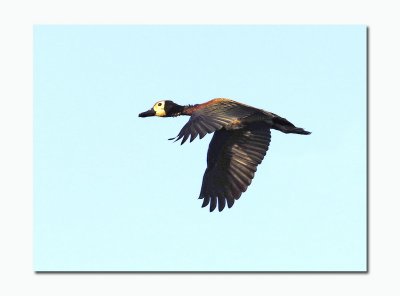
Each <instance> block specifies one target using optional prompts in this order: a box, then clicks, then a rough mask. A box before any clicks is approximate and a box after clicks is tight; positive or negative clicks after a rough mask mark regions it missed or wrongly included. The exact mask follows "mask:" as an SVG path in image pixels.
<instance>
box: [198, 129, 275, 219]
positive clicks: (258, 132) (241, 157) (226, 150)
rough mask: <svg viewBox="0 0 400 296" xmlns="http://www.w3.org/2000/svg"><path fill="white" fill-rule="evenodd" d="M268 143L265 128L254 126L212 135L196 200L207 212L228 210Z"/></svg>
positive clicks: (253, 170) (246, 184) (253, 172)
mask: <svg viewBox="0 0 400 296" xmlns="http://www.w3.org/2000/svg"><path fill="white" fill-rule="evenodd" d="M270 140H271V132H270V130H269V127H268V126H267V125H266V124H264V123H254V124H250V125H248V126H245V127H243V128H242V129H237V130H225V129H221V130H218V131H216V132H215V133H214V136H213V138H212V140H211V142H210V146H209V149H208V155H207V169H206V171H205V173H204V177H203V184H202V188H201V192H200V197H199V198H203V199H204V202H203V207H205V206H207V205H208V203H209V200H210V211H211V212H212V211H214V210H215V209H216V207H217V205H218V210H219V211H222V210H223V209H224V208H225V206H228V208H230V207H232V206H233V204H234V202H235V200H237V199H239V198H240V196H241V194H242V193H243V192H245V191H246V190H247V187H248V186H249V185H250V184H251V182H252V179H253V178H254V174H255V172H256V171H257V166H258V165H259V164H260V163H261V162H262V160H263V158H264V156H265V154H266V152H267V150H268V146H269V143H270Z"/></svg>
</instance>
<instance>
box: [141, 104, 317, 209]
mask: <svg viewBox="0 0 400 296" xmlns="http://www.w3.org/2000/svg"><path fill="white" fill-rule="evenodd" d="M179 115H189V116H190V119H189V121H188V122H187V123H186V124H185V125H184V127H183V128H182V129H181V131H180V132H179V134H178V135H177V136H176V137H175V138H171V139H169V140H173V139H175V141H178V140H180V139H182V142H181V144H183V143H185V142H186V140H187V139H188V138H189V137H190V142H192V141H193V140H194V139H195V138H196V137H197V135H199V137H200V139H201V138H203V137H204V136H205V135H206V134H207V133H214V136H213V137H212V139H211V142H210V146H209V148H208V153H207V169H206V171H205V173H204V177H203V184H202V186H201V191H200V197H199V199H203V205H202V207H205V206H207V205H208V204H210V212H212V211H214V209H215V208H216V206H217V203H218V210H219V211H222V210H223V209H224V207H225V204H227V205H228V208H230V207H232V206H233V204H234V202H235V200H237V199H239V197H240V196H241V194H242V193H243V192H245V191H246V189H247V187H248V186H249V185H250V183H251V180H252V179H253V177H254V173H255V172H256V170H257V166H258V165H259V164H260V163H261V161H262V160H263V158H264V156H265V154H266V152H267V150H268V146H269V143H270V141H271V130H270V129H276V130H278V131H281V132H283V133H286V134H300V135H309V134H310V132H308V131H305V130H304V129H302V128H299V127H296V126H294V125H293V124H292V123H290V122H289V121H288V120H286V119H285V118H282V117H280V116H278V115H276V114H274V113H271V112H268V111H264V110H261V109H257V108H254V107H251V106H248V105H245V104H242V103H239V102H235V101H233V100H229V99H222V98H219V99H213V100H211V101H208V102H206V103H203V104H197V105H193V106H192V105H188V106H180V105H178V104H175V103H174V102H172V101H168V100H167V101H159V102H157V103H155V105H154V106H153V107H152V108H151V109H150V110H148V111H146V112H143V113H140V114H139V117H148V116H159V117H172V116H179Z"/></svg>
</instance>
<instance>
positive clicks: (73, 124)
mask: <svg viewBox="0 0 400 296" xmlns="http://www.w3.org/2000/svg"><path fill="white" fill-rule="evenodd" d="M215 97H227V98H231V99H234V100H237V101H240V102H243V103H246V104H248V105H252V106H254V107H258V108H262V109H265V110H268V111H271V112H274V113H276V114H279V115H280V116H282V117H285V118H287V119H288V120H289V121H291V122H293V123H294V124H295V125H297V126H300V127H303V128H305V129H306V130H309V131H311V132H312V134H311V135H310V136H301V135H286V134H282V133H280V132H278V131H272V140H271V145H270V148H269V151H268V152H267V155H266V157H265V158H264V161H263V163H262V164H261V165H260V166H259V167H258V171H257V173H256V175H255V178H254V180H253V182H252V184H251V186H250V187H249V188H248V190H247V191H246V192H245V193H244V194H243V195H242V197H241V198H240V200H238V201H237V202H235V205H234V206H233V207H232V208H231V209H225V210H224V211H223V212H221V213H220V212H218V211H216V212H213V213H210V212H209V211H208V208H207V209H202V208H201V203H202V201H201V200H198V199H197V197H198V194H199V192H200V187H201V181H202V176H203V173H204V170H205V168H206V155H207V149H208V144H209V141H210V139H211V135H207V136H206V137H205V138H203V139H202V140H198V139H196V140H195V141H194V142H192V143H191V144H189V143H185V144H184V145H183V146H180V145H179V144H178V143H172V142H171V141H167V139H168V138H170V137H173V136H175V135H176V134H177V133H178V132H179V130H180V128H181V127H182V126H183V125H184V124H185V122H186V121H187V120H188V118H187V117H181V118H179V117H178V118H167V119H162V118H145V119H143V118H138V116H137V115H138V113H140V112H142V111H145V110H147V109H149V108H150V107H152V105H153V104H154V103H155V102H156V101H158V100H161V99H172V100H174V101H175V102H177V103H179V104H195V103H201V102H205V101H207V100H210V99H212V98H215ZM34 257H35V266H34V268H35V270H38V271H47V270H60V271H62V270H64V271H71V270H76V271H90V270H93V271H170V270H171V271H172V270H176V271H321V270H323V271H362V270H365V269H366V27H365V26H35V27H34Z"/></svg>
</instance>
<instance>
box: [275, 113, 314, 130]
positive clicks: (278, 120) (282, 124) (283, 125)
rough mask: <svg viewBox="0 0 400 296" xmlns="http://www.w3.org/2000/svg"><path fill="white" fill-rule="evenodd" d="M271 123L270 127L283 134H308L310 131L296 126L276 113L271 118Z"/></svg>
mask: <svg viewBox="0 0 400 296" xmlns="http://www.w3.org/2000/svg"><path fill="white" fill-rule="evenodd" d="M272 121H273V125H272V128H273V129H276V130H278V131H281V132H283V133H285V134H299V135H309V134H311V132H308V131H306V130H304V129H302V128H301V127H296V126H295V125H294V124H293V123H291V122H289V121H288V120H287V119H285V118H282V117H279V116H277V115H276V117H274V118H273V119H272Z"/></svg>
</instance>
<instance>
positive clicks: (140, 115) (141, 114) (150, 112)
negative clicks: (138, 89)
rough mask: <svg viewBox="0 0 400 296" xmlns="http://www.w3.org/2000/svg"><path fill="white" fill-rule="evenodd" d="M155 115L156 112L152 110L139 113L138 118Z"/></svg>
mask: <svg viewBox="0 0 400 296" xmlns="http://www.w3.org/2000/svg"><path fill="white" fill-rule="evenodd" d="M155 115H156V111H154V110H153V109H150V110H148V111H145V112H142V113H140V114H139V117H149V116H155Z"/></svg>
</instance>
